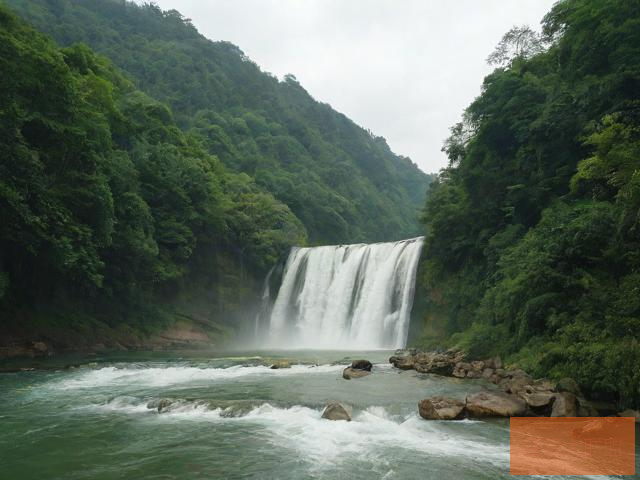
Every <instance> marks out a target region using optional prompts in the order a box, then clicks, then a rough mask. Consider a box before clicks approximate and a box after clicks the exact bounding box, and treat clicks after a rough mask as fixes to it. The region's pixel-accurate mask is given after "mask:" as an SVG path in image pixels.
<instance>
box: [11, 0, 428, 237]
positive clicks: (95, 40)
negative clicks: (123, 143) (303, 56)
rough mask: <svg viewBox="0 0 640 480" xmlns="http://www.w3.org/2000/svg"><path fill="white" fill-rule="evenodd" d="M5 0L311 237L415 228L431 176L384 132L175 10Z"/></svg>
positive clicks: (397, 233)
mask: <svg viewBox="0 0 640 480" xmlns="http://www.w3.org/2000/svg"><path fill="white" fill-rule="evenodd" d="M4 1H5V3H6V4H7V5H9V6H10V7H11V8H13V9H14V10H15V11H16V12H18V13H19V14H20V15H22V16H23V17H24V18H25V19H26V20H27V21H29V22H30V23H32V24H33V25H34V26H35V27H36V28H38V29H40V30H41V31H43V32H45V33H47V34H49V35H51V36H52V37H53V38H54V39H55V40H56V41H57V42H58V43H59V44H60V45H62V46H69V45H72V44H74V43H77V42H83V43H86V44H87V45H89V46H90V47H91V48H92V49H94V50H95V51H97V52H99V53H101V54H103V55H105V56H107V57H108V58H109V59H110V60H111V61H112V62H113V63H114V64H115V65H117V66H118V67H120V68H121V69H122V70H123V71H124V72H126V74H127V75H128V77H129V78H130V79H131V80H132V81H133V83H134V84H135V85H136V86H137V87H138V88H139V89H140V90H142V91H144V92H145V93H147V94H149V95H150V96H152V97H153V98H155V99H156V100H159V101H161V102H164V103H167V104H168V105H169V106H170V107H171V108H172V109H173V112H174V114H175V118H176V123H177V124H178V125H179V126H180V127H181V128H183V129H185V130H195V131H196V132H198V133H199V134H200V135H201V136H202V137H203V139H204V142H205V147H206V148H207V150H208V152H209V153H210V154H212V155H216V156H217V157H218V158H219V159H220V160H221V161H222V162H223V163H224V165H225V166H226V167H227V168H229V169H230V170H232V171H235V172H244V173H247V174H248V175H250V176H251V177H252V178H254V179H255V182H256V184H257V185H259V186H260V187H262V188H264V189H265V190H267V191H269V192H270V193H272V194H273V195H274V196H275V197H276V198H277V199H278V200H280V201H282V202H284V203H286V204H287V205H288V206H289V207H290V208H291V210H292V211H293V212H294V213H295V215H296V216H297V217H298V218H299V219H300V220H301V221H302V223H303V224H304V226H305V228H306V229H307V232H308V234H309V239H310V241H311V242H312V243H314V244H315V243H318V244H326V243H349V242H359V241H382V240H394V239H401V238H407V237H411V236H415V235H417V234H419V232H420V227H419V222H418V212H419V209H420V208H421V206H422V203H423V201H424V196H425V192H426V186H427V183H428V181H429V180H430V177H428V176H427V175H426V174H424V173H422V172H421V171H420V170H419V169H418V168H417V167H416V166H415V165H414V164H413V163H412V162H411V161H410V160H409V159H408V158H405V157H400V156H397V155H395V154H394V153H392V152H391V150H390V149H389V147H388V145H387V144H386V142H385V140H384V139H383V138H381V137H376V136H374V135H373V134H372V133H370V132H368V131H366V130H364V129H363V128H361V127H359V126H357V125H356V124H355V123H353V122H352V121H351V120H349V119H348V118H347V117H345V116H344V115H342V114H340V113H338V112H336V111H335V110H333V109H332V108H331V107H330V106H329V105H327V104H322V103H319V102H316V101H315V100H314V99H313V98H312V97H311V96H310V95H309V94H308V93H307V92H306V91H305V90H304V88H303V87H302V86H301V85H300V84H299V83H298V82H297V81H296V79H295V77H293V76H287V77H286V78H285V79H284V80H283V81H279V80H278V79H276V78H275V77H273V76H271V75H270V74H268V73H265V72H262V71H261V70H260V68H259V67H258V66H257V65H256V64H255V63H253V62H252V61H251V60H250V59H248V58H247V57H246V56H245V55H244V54H243V52H242V51H241V50H240V48H238V47H237V46H235V45H232V44H230V43H228V42H212V41H210V40H207V39H206V38H204V37H203V36H202V35H200V34H199V33H198V32H197V30H196V29H195V28H194V27H193V26H192V25H191V23H190V21H189V20H188V19H185V18H183V17H182V16H181V15H180V13H178V12H177V11H169V12H163V11H162V10H160V9H159V8H158V7H156V6H153V5H144V6H138V5H136V4H134V3H132V2H124V1H116V0H106V1H105V0H59V1H58V0H56V1H47V0H26V1H24V0H16V1H12V0H9V1H6V0H4Z"/></svg>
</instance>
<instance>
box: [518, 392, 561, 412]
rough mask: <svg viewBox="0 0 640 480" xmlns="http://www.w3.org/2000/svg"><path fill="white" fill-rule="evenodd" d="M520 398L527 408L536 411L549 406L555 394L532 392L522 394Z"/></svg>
mask: <svg viewBox="0 0 640 480" xmlns="http://www.w3.org/2000/svg"><path fill="white" fill-rule="evenodd" d="M521 397H522V399H523V400H524V401H525V402H527V405H528V406H529V407H532V408H534V409H538V408H543V407H546V406H549V405H551V404H552V403H553V400H554V398H555V394H554V393H551V392H532V393H523V394H522V395H521Z"/></svg>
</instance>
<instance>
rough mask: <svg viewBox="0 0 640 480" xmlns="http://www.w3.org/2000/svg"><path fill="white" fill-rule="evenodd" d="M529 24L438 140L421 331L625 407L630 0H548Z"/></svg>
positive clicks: (637, 41)
mask: <svg viewBox="0 0 640 480" xmlns="http://www.w3.org/2000/svg"><path fill="white" fill-rule="evenodd" d="M542 26H543V37H538V36H537V35H536V34H534V33H533V32H531V31H530V30H529V29H526V28H524V29H518V30H517V31H511V32H510V33H508V34H507V35H506V36H505V38H504V39H503V41H502V42H501V44H500V45H499V46H498V49H497V50H496V52H498V53H499V55H498V56H500V61H499V62H498V64H499V65H500V66H499V68H497V69H496V70H495V71H494V72H493V73H491V74H490V75H489V76H487V77H486V79H485V81H484V84H483V87H482V93H481V95H480V96H479V97H478V98H477V99H476V100H475V101H474V102H473V103H472V104H471V105H470V106H469V107H468V108H467V110H466V112H465V114H464V117H463V121H462V122H461V123H460V124H458V125H456V126H455V127H454V128H453V129H452V135H451V137H450V138H449V139H448V140H447V142H446V144H445V150H446V152H447V153H448V155H449V159H450V164H449V166H448V167H447V168H445V169H444V170H443V171H441V173H440V175H439V177H438V180H437V181H436V182H435V184H434V186H433V188H432V189H431V193H430V195H429V198H428V200H427V203H426V207H425V209H424V215H423V218H424V222H425V224H426V227H427V229H428V236H427V240H426V247H425V267H424V268H423V269H422V270H423V275H422V283H423V286H424V287H423V288H425V289H426V290H427V291H428V295H429V299H430V300H429V304H428V311H427V317H428V320H427V321H428V322H437V323H439V325H440V326H441V328H440V331H439V334H440V338H434V336H433V335H432V336H431V337H430V338H425V339H423V341H424V342H427V343H429V342H436V343H437V342H445V343H450V344H457V345H460V346H464V347H465V348H467V349H469V350H470V351H472V352H473V353H475V354H477V355H480V354H482V355H490V354H492V353H499V354H503V355H507V356H508V357H509V359H510V360H511V361H513V362H516V363H518V364H520V365H521V366H523V367H525V368H527V369H530V370H532V371H533V372H535V373H537V374H539V375H546V374H548V373H549V372H551V373H552V374H553V375H555V376H561V375H569V376H574V377H575V378H576V379H578V381H579V382H580V383H581V384H582V385H583V386H584V388H585V389H586V390H587V391H593V392H599V393H600V394H601V395H610V396H612V397H614V398H615V399H616V400H618V401H619V402H620V403H621V404H626V405H632V404H634V405H636V406H637V405H638V404H639V402H640V374H639V372H640V368H638V367H639V366H640V343H639V340H640V337H639V336H640V301H639V299H640V295H639V294H640V290H639V288H640V283H639V280H640V276H639V275H640V223H639V222H640V201H639V199H640V148H639V147H640V143H639V141H640V136H639V134H640V100H639V98H638V92H640V2H637V1H635V0H634V1H629V2H617V1H615V0H563V1H560V2H558V3H557V4H556V5H555V6H554V7H553V9H552V10H551V11H550V12H549V14H548V15H547V16H546V17H545V18H544V20H543V23H542ZM518 32H520V33H523V32H524V33H525V35H524V38H523V39H522V42H520V40H518V39H517V38H516V37H517V35H515V34H517V33H518ZM542 40H543V41H544V42H545V45H546V48H545V49H543V50H540V45H541V44H540V43H539V41H542ZM514 41H517V42H519V43H518V44H517V45H515V46H514V45H513V42H514ZM531 42H534V44H533V46H532V43H531ZM527 43H528V44H529V46H528V47H527ZM522 45H524V47H523V46H522ZM443 319H444V320H443ZM436 337H437V336H436Z"/></svg>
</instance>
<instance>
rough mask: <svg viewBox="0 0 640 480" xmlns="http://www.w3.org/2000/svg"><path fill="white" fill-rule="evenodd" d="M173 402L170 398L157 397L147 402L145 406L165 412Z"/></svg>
mask: <svg viewBox="0 0 640 480" xmlns="http://www.w3.org/2000/svg"><path fill="white" fill-rule="evenodd" d="M173 403H174V402H173V400H171V399H170V398H157V399H155V400H151V401H150V402H149V403H147V408H149V409H153V410H157V411H158V413H163V412H166V411H167V410H168V409H169V407H170V406H171V405H173Z"/></svg>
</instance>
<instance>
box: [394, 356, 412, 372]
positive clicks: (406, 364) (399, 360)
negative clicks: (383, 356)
mask: <svg viewBox="0 0 640 480" xmlns="http://www.w3.org/2000/svg"><path fill="white" fill-rule="evenodd" d="M396 353H397V352H396ZM389 363H391V364H392V365H393V366H394V367H396V368H399V369H400V370H412V369H413V367H414V365H415V358H414V356H413V355H412V354H410V353H404V352H403V353H400V354H396V355H393V356H392V357H390V358H389Z"/></svg>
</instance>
